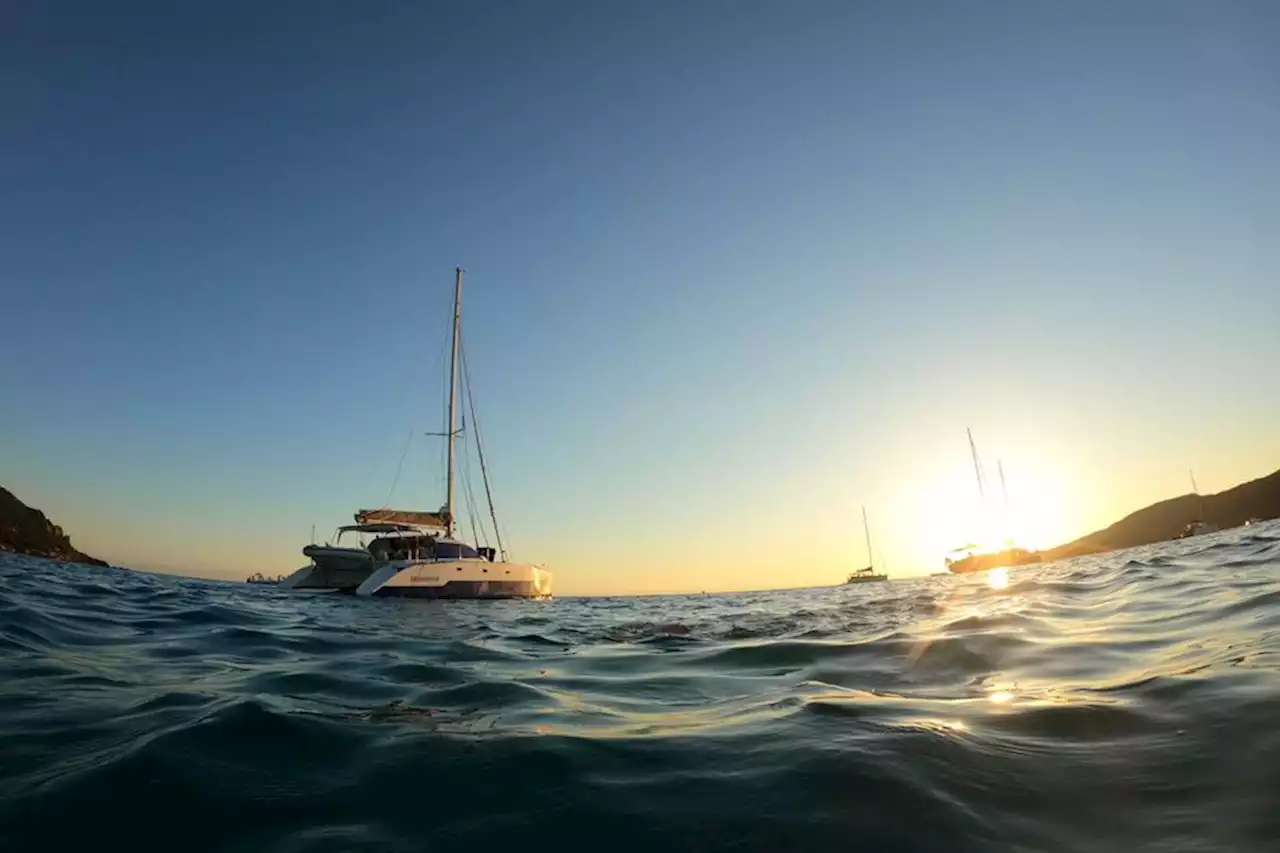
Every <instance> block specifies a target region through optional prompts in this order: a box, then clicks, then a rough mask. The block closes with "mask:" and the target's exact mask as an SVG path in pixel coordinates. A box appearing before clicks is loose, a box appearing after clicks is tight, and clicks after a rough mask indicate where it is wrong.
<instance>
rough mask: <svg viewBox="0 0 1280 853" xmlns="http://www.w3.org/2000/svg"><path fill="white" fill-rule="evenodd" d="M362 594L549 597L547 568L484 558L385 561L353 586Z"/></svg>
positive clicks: (371, 595) (367, 595)
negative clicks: (364, 579)
mask: <svg viewBox="0 0 1280 853" xmlns="http://www.w3.org/2000/svg"><path fill="white" fill-rule="evenodd" d="M356 595H359V596H364V597H400V598H550V597H551V572H548V571H546V570H545V569H539V568H537V567H536V566H525V565H520V564H517V563H491V562H489V561H488V560H484V559H461V560H443V561H438V562H436V561H414V560H403V561H398V562H393V563H386V564H384V565H383V566H381V567H380V568H378V569H377V571H375V572H373V574H371V575H370V576H369V578H368V579H367V580H366V581H364V583H362V584H360V586H359V587H358V588H357V589H356Z"/></svg>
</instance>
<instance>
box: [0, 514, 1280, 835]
mask: <svg viewBox="0 0 1280 853" xmlns="http://www.w3.org/2000/svg"><path fill="white" fill-rule="evenodd" d="M1272 526H1274V525H1268V526H1264V528H1263V529H1262V530H1259V531H1254V532H1250V533H1248V534H1247V535H1245V534H1241V533H1239V532H1224V533H1223V534H1220V535H1219V536H1218V538H1216V539H1214V538H1213V537H1206V541H1202V542H1190V543H1188V542H1187V541H1184V542H1181V543H1168V544H1167V545H1160V546H1149V547H1147V548H1142V549H1135V550H1133V551H1130V552H1125V553H1120V554H1110V555H1101V556H1092V557H1088V558H1081V559H1078V560H1068V561H1063V562H1060V563H1055V564H1049V565H1045V566H1040V567H1026V568H1022V569H1018V570H1015V571H1013V572H1011V573H1010V574H1009V578H1008V580H1009V582H1008V584H1007V585H1006V586H1004V587H1003V588H996V587H993V586H991V585H990V584H988V583H987V578H986V577H985V576H983V575H976V576H965V577H946V578H923V579H919V580H914V581H906V582H899V583H891V584H881V585H876V586H878V587H881V588H880V589H878V590H866V589H861V588H844V587H836V588H831V589H817V590H789V591H783V592H777V593H749V594H736V595H711V596H689V597H684V596H660V597H652V598H639V599H622V598H615V599H565V600H558V601H553V602H504V603H484V602H454V603H451V604H447V605H443V606H441V605H439V604H436V605H426V606H416V605H415V604H414V603H409V604H408V605H407V606H400V603H394V604H392V605H390V606H384V605H386V604H387V603H386V602H365V601H359V600H354V599H350V598H341V599H335V598H332V597H306V596H290V595H288V594H286V593H282V592H280V591H277V590H272V589H269V588H267V589H263V588H252V587H250V588H246V587H245V585H244V584H223V583H216V582H207V581H196V580H190V579H180V578H165V577H157V576H150V575H145V574H142V573H135V572H128V571H124V570H119V569H86V568H84V567H71V566H63V565H60V564H56V563H50V562H48V561H43V560H28V559H25V558H15V557H0V838H3V839H5V840H6V841H9V842H10V846H13V847H14V849H24V850H42V849H48V850H61V849H71V848H72V847H75V846H86V845H88V844H92V843H95V842H97V841H100V839H102V838H111V839H113V840H119V841H120V842H121V844H122V846H123V845H127V846H128V847H129V848H130V849H131V850H144V851H145V850H170V849H174V848H177V847H181V848H182V849H184V850H196V851H204V850H209V851H214V850H218V851H240V850H245V851H247V850H254V851H259V850H269V851H275V850H279V851H303V850H306V851H311V850H351V849H369V850H374V849H377V850H420V849H439V850H450V849H490V848H501V847H511V846H513V845H516V844H523V845H526V846H527V845H528V844H530V843H534V844H536V845H537V846H539V847H542V846H548V847H551V846H554V847H559V848H563V849H568V850H576V849H583V850H586V849H598V848H599V847H600V846H603V845H606V844H607V846H608V847H610V848H611V849H618V850H623V851H630V850H645V851H652V850H654V849H668V848H669V849H677V850H679V849H696V850H746V851H751V850H761V851H764V850H776V849H778V848H779V847H783V846H795V845H803V846H806V847H809V848H813V849H816V850H828V849H830V850H837V849H848V848H849V847H850V846H851V845H854V846H857V845H861V846H862V847H865V848H867V849H875V850H890V851H926V850H938V849H948V850H961V851H969V850H972V851H986V850H1038V851H1039V850H1043V851H1090V850H1101V849H1106V850H1114V849H1124V850H1151V851H1156V850H1169V849H1205V850H1208V849H1213V850H1233V851H1237V850H1238V851H1249V850H1259V851H1261V850H1267V849H1269V845H1271V844H1272V842H1273V841H1274V839H1275V838H1276V837H1280V813H1278V812H1277V810H1276V809H1275V808H1274V803H1273V802H1272V800H1273V798H1274V791H1275V790H1277V788H1280V775H1277V773H1278V771H1277V770H1276V768H1277V767H1280V735H1277V734H1276V727H1275V725H1274V720H1275V718H1276V714H1277V711H1280V574H1278V573H1277V569H1278V568H1280V537H1278V536H1276V535H1275V533H1274V531H1272V530H1271V527H1272ZM72 816H73V818H74V819H72Z"/></svg>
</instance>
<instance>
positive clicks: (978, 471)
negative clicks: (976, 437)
mask: <svg viewBox="0 0 1280 853" xmlns="http://www.w3.org/2000/svg"><path fill="white" fill-rule="evenodd" d="M964 431H965V434H966V435H968V436H969V452H970V453H972V454H973V473H974V475H975V476H977V478H978V497H979V498H980V499H982V500H983V501H984V502H985V501H986V499H987V490H986V489H985V488H984V487H983V485H982V463H981V462H979V461H978V445H976V444H974V443H973V430H971V429H970V428H968V427H965V430H964Z"/></svg>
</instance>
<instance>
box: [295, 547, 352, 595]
mask: <svg viewBox="0 0 1280 853" xmlns="http://www.w3.org/2000/svg"><path fill="white" fill-rule="evenodd" d="M302 553H303V554H305V555H306V556H308V557H310V558H311V560H312V562H311V564H310V565H307V566H303V567H302V568H300V569H298V570H297V571H296V572H294V573H293V574H291V575H289V576H288V577H287V578H285V579H284V580H282V581H280V583H279V584H277V586H278V587H279V588H280V589H329V590H345V591H347V592H351V591H353V590H355V589H356V587H358V586H360V584H362V583H364V581H366V580H367V579H368V578H369V575H371V574H373V570H374V563H373V555H371V554H370V553H369V552H368V551H366V550H364V549H362V548H337V547H334V546H332V545H308V546H307V547H306V548H303V549H302Z"/></svg>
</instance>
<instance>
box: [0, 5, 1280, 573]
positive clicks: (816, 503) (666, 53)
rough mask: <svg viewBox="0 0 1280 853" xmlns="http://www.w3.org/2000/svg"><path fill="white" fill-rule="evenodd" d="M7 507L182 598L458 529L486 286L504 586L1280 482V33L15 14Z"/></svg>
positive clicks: (905, 548) (1098, 520)
mask: <svg viewBox="0 0 1280 853" xmlns="http://www.w3.org/2000/svg"><path fill="white" fill-rule="evenodd" d="M4 20H5V24H4V27H5V30H6V34H7V38H6V40H5V41H6V48H5V50H4V51H3V52H2V53H0V116H2V117H0V123H2V124H0V127H3V133H2V134H0V323H2V327H3V337H0V347H2V351H3V358H2V359H0V400H2V401H3V403H2V404H0V405H2V408H0V484H3V485H6V486H7V487H9V488H10V489H11V490H13V491H14V492H15V493H16V494H17V495H18V496H19V497H20V498H22V499H24V500H26V501H27V502H28V503H30V504H33V505H36V506H39V507H41V508H42V509H44V510H45V511H46V512H48V513H49V514H50V516H52V517H53V518H54V519H55V521H57V522H58V523H60V524H62V525H63V526H64V527H65V528H66V529H67V530H68V531H69V532H70V533H71V534H72V535H73V538H74V540H75V542H76V544H77V545H78V546H79V547H81V548H82V549H84V550H86V551H88V552H90V553H93V554H95V555H98V556H102V557H104V558H107V559H109V560H112V561H113V562H117V563H122V564H126V565H133V566H137V567H141V568H147V569H159V570H165V571H175V572H183V573H190V574H200V575H209V576H221V577H243V576H244V575H245V574H247V573H249V572H252V571H264V572H269V573H273V574H274V573H277V572H286V571H289V570H291V569H293V568H295V567H296V566H298V565H301V563H302V562H303V559H302V558H301V556H300V554H299V552H298V549H299V548H300V547H301V546H302V545H304V544H306V542H308V541H310V536H311V526H312V525H313V524H314V525H316V527H317V530H318V532H319V533H320V534H321V535H322V536H325V535H328V534H329V532H330V531H331V530H332V529H333V528H334V527H335V526H336V525H338V524H340V523H345V522H346V521H347V520H348V519H349V517H350V513H351V512H352V511H353V510H354V509H355V508H356V507H357V506H366V505H373V506H378V505H382V504H384V503H385V502H386V501H387V499H388V492H389V490H390V488H391V485H392V481H393V479H394V475H395V471H396V467H397V462H398V460H399V459H400V457H401V454H402V452H404V449H405V446H406V441H407V440H408V438H409V437H410V436H411V435H413V434H414V433H415V432H416V433H418V436H417V437H416V438H413V440H412V441H411V442H410V443H409V449H408V452H407V454H406V455H405V462H404V468H403V472H402V474H401V477H400V479H399V482H398V485H397V487H396V489H395V491H394V493H393V494H392V496H391V503H392V504H394V505H398V506H405V507H420V508H428V509H429V508H434V507H435V506H438V505H439V503H440V502H441V500H442V496H443V490H442V488H441V476H440V458H441V453H440V449H441V448H440V442H439V440H438V439H432V438H427V437H424V436H422V435H421V433H422V432H424V431H427V430H431V429H438V428H439V423H440V420H441V417H440V400H441V386H442V378H443V369H442V366H443V355H444V345H445V332H446V327H447V323H448V317H447V313H448V303H449V299H450V296H451V293H450V289H451V286H452V275H453V268H454V267H455V266H458V265H461V266H463V267H465V268H466V269H467V290H466V294H465V299H464V315H465V317H466V325H465V328H466V339H467V342H468V350H469V353H470V359H471V366H472V372H473V375H474V379H475V387H476V393H477V402H478V405H479V408H480V417H481V423H482V426H483V427H484V435H485V439H486V445H487V447H486V450H487V451H488V455H489V460H488V461H489V462H490V465H491V467H492V468H493V473H494V480H495V488H496V491H497V494H496V497H497V501H498V505H499V511H500V515H501V517H502V519H503V521H504V526H505V527H506V528H507V532H508V539H509V541H510V543H511V545H512V550H513V557H514V558H516V559H524V560H530V561H534V562H540V563H545V564H547V565H548V567H549V568H551V569H553V570H554V571H555V572H556V584H557V592H559V593H563V594H573V593H600V592H641V591H656V590H664V591H665V590H700V589H707V590H712V589H733V588H761V587H774V586H801V585H809V584H823V583H833V582H838V581H839V580H840V579H841V578H842V576H843V574H844V573H845V572H847V571H849V570H851V569H853V568H857V567H859V566H861V565H864V564H865V556H864V553H863V547H862V544H861V535H862V534H861V529H860V524H859V522H858V507H859V506H860V505H862V504H866V505H867V506H868V508H869V512H870V514H871V518H872V522H873V528H874V530H873V532H874V533H875V535H876V538H877V542H878V547H879V549H880V550H881V552H882V557H883V559H884V561H885V562H887V565H888V568H889V570H890V572H891V573H893V574H897V575H903V574H912V573H924V572H929V571H936V570H938V569H940V568H941V555H942V552H943V551H945V550H946V549H947V548H948V547H950V546H953V545H958V544H960V543H962V542H964V541H966V539H968V538H972V537H974V536H976V535H979V534H976V533H974V532H973V525H974V517H975V504H976V501H975V491H976V490H975V488H974V484H973V477H972V471H971V468H970V463H969V458H968V448H967V445H966V442H965V435H964V430H965V428H966V427H972V428H973V430H974V434H975V437H976V438H977V440H978V443H979V447H980V449H981V450H982V451H983V453H984V455H985V457H986V458H987V462H988V465H989V466H991V467H992V468H994V462H995V459H996V458H1001V459H1003V460H1004V465H1005V469H1006V473H1007V475H1008V479H1009V488H1010V493H1011V499H1012V501H1013V503H1014V505H1015V507H1016V508H1017V510H1016V512H1017V515H1018V521H1017V523H1016V524H1015V527H1016V529H1017V532H1018V533H1019V536H1020V537H1021V538H1022V540H1023V541H1024V542H1026V543H1027V544H1031V545H1049V544H1056V543H1057V542H1059V541H1064V540H1066V539H1069V538H1074V537H1075V536H1077V535H1080V534H1083V533H1085V532H1088V531H1089V530H1092V529H1096V528H1098V527H1101V526H1105V525H1106V524H1109V523H1110V522H1112V521H1114V520H1116V518H1118V517H1119V516H1120V515H1123V514H1124V513H1126V512H1128V511H1131V510H1133V509H1136V508H1138V507H1140V506H1142V505H1144V504H1146V503H1149V502H1151V501H1153V500H1157V499H1160V498H1163V497H1168V496H1172V495H1175V494H1180V493H1184V492H1186V491H1189V485H1188V483H1187V469H1188V468H1194V469H1195V470H1196V475H1197V478H1198V480H1199V482H1200V486H1201V489H1202V490H1203V491H1206V492H1213V491H1219V490H1221V489H1223V488H1226V487H1229V486H1231V485H1234V484H1235V483H1237V482H1239V481H1241V480H1245V479H1249V478H1252V477H1255V476H1259V475H1261V474H1264V473H1268V472H1270V471H1272V470H1274V469H1276V468H1280V439H1278V438H1277V435H1280V433H1277V430H1276V424H1277V422H1280V397H1277V395H1276V393H1275V392H1276V388H1277V384H1276V383H1277V378H1276V377H1277V367H1278V366H1280V334H1278V333H1277V330H1278V329H1280V325H1278V324H1280V280H1278V279H1277V271H1278V270H1280V52H1277V51H1276V49H1275V48H1276V44H1277V43H1278V42H1280V4H1276V3H1271V2H1266V0H1262V2H1256V3H1239V2H1216V3H1202V2H1181V3H1180V2H1171V1H1170V0H1150V2H1138V0H1130V2H1121V3H1114V2H1087V3H1076V2H1071V3H1068V2H1059V3H1047V2H1021V0H1019V2H983V3H963V4H958V3H950V2H939V3H911V2H907V3H902V2H894V3H879V4H872V3H854V2H847V0H840V1H839V2H799V3H783V2H713V0H700V2H695V3H686V2H680V3H675V2H661V3H659V2H646V3H636V2H622V0H603V1H602V2H601V1H600V0H593V2H576V3H574V2H567V0H565V1H564V2H501V3H464V2H458V3H443V4H442V3H426V2H416V3H415V2H398V3H391V2H374V3H363V4H359V3H346V2H297V3H278V2H276V3H262V2H254V3H206V4H171V3H160V2H157V3H131V2H118V3H99V4H94V3H83V2H82V3H74V4H54V3H36V4H25V8H19V7H16V6H15V7H13V8H11V9H9V10H8V11H7V12H6V13H5V15H4Z"/></svg>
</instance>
